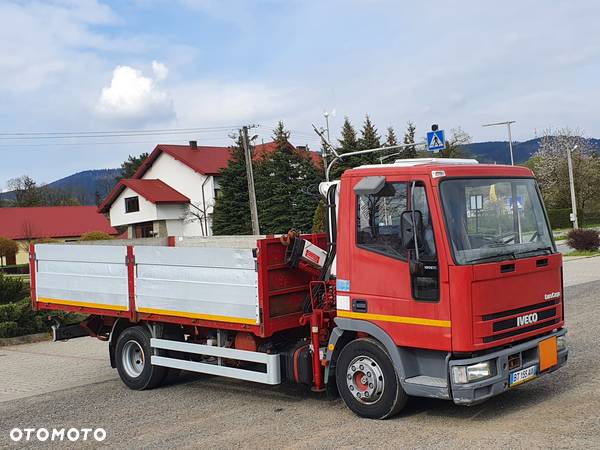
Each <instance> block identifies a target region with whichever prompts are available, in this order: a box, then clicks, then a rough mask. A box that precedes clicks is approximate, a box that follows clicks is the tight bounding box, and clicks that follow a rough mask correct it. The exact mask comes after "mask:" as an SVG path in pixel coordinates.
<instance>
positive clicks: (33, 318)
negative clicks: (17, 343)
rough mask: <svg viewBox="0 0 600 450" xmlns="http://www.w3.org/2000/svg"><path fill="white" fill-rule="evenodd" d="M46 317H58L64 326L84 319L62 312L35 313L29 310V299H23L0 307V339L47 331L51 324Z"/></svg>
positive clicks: (80, 316) (78, 315) (77, 315)
mask: <svg viewBox="0 0 600 450" xmlns="http://www.w3.org/2000/svg"><path fill="white" fill-rule="evenodd" d="M48 315H52V316H54V317H58V318H60V319H61V320H62V321H63V322H64V323H66V324H69V323H75V322H80V321H81V320H83V318H84V317H85V316H82V315H81V314H76V313H69V312H63V311H52V312H51V313H50V312H48V311H46V312H36V311H33V310H32V309H31V299H30V298H29V297H25V298H23V299H21V300H19V301H17V302H13V303H7V304H6V305H0V338H10V337H16V336H23V335H26V334H33V333H42V332H45V331H49V330H50V325H51V323H50V321H48V320H47V317H48Z"/></svg>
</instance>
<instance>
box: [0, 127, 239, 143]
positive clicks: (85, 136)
mask: <svg viewBox="0 0 600 450" xmlns="http://www.w3.org/2000/svg"><path fill="white" fill-rule="evenodd" d="M227 130H231V131H234V130H235V129H234V128H224V129H222V130H191V131H164V132H150V133H148V132H132V133H122V134H118V133H113V134H108V133H107V134H71V135H60V136H58V135H57V136H39V135H38V136H10V137H8V136H0V140H4V141H7V140H10V141H15V140H16V141H23V140H27V141H29V140H44V139H45V140H54V139H89V138H107V137H137V136H175V135H189V134H190V133H194V134H202V133H215V132H223V131H227Z"/></svg>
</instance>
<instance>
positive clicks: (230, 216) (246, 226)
mask: <svg viewBox="0 0 600 450" xmlns="http://www.w3.org/2000/svg"><path fill="white" fill-rule="evenodd" d="M234 139H235V140H236V144H235V145H234V146H232V147H231V158H230V159H229V162H228V163H227V167H226V168H224V169H222V170H221V177H220V178H219V186H220V189H221V191H220V194H219V195H218V196H217V199H216V203H215V206H214V211H213V217H212V219H213V221H212V230H213V234H215V235H239V234H252V223H251V221H250V200H249V197H248V178H247V176H246V158H245V155H244V149H243V147H242V141H241V138H240V137H239V136H237V137H234ZM256 171H257V170H256V165H254V173H255V174H256ZM255 178H256V176H255Z"/></svg>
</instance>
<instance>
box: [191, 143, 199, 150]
mask: <svg viewBox="0 0 600 450" xmlns="http://www.w3.org/2000/svg"><path fill="white" fill-rule="evenodd" d="M190 148H191V149H192V150H198V141H190Z"/></svg>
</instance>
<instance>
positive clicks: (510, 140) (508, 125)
mask: <svg viewBox="0 0 600 450" xmlns="http://www.w3.org/2000/svg"><path fill="white" fill-rule="evenodd" d="M515 122H516V121H515V120H507V121H506V122H495V123H486V124H484V125H481V126H482V127H493V126H496V125H506V126H507V127H508V150H509V151H510V165H511V166H514V165H515V159H514V158H513V147H512V133H511V131H510V124H511V123H515Z"/></svg>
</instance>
